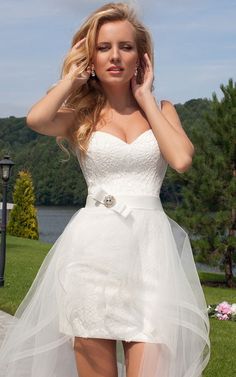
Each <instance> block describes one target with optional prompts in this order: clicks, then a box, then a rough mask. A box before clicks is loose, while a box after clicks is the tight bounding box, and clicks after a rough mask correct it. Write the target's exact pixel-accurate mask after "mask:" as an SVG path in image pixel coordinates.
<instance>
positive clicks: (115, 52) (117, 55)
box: [110, 47, 120, 61]
mask: <svg viewBox="0 0 236 377" xmlns="http://www.w3.org/2000/svg"><path fill="white" fill-rule="evenodd" d="M110 58H111V60H112V61H119V60H120V53H119V49H118V48H117V47H113V48H112V49H111V56H110Z"/></svg>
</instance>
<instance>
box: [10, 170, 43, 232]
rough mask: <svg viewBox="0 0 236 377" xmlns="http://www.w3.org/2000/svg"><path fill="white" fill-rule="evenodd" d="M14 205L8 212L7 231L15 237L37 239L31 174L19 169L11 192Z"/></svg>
mask: <svg viewBox="0 0 236 377" xmlns="http://www.w3.org/2000/svg"><path fill="white" fill-rule="evenodd" d="M13 199H14V207H13V209H12V211H11V212H10V218H9V222H8V225H7V232H8V233H9V234H10V235H12V236H16V237H23V238H31V239H38V238H39V234H38V221H37V210H36V208H35V206H34V204H35V195H34V187H33V182H32V178H31V174H30V173H29V172H27V171H20V172H19V177H18V178H17V180H16V184H15V187H14V193H13Z"/></svg>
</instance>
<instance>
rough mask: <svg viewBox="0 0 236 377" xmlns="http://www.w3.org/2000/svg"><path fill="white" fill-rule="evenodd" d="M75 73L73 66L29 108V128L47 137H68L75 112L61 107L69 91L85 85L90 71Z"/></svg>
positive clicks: (79, 43)
mask: <svg viewBox="0 0 236 377" xmlns="http://www.w3.org/2000/svg"><path fill="white" fill-rule="evenodd" d="M84 40H85V38H84V39H82V40H80V41H79V42H78V43H77V44H76V45H74V46H73V47H72V50H73V49H77V48H79V47H80V45H81V44H82V43H83V42H84ZM77 71H78V67H77V66H76V64H73V65H72V67H71V69H70V72H69V73H68V74H67V75H66V76H65V77H64V78H63V79H62V80H60V81H59V82H58V83H57V84H56V85H55V86H54V87H53V88H51V89H50V90H49V91H48V92H47V94H46V95H45V96H44V97H43V98H41V99H40V100H39V101H38V102H36V103H35V104H34V105H33V106H32V107H31V109H30V110H29V112H28V114H27V117H26V123H27V126H28V127H29V128H31V129H32V130H34V131H36V132H38V133H41V134H43V135H48V136H63V137H66V136H67V135H68V130H69V129H70V128H71V127H73V125H74V122H75V112H74V110H73V109H66V108H62V105H63V103H64V102H65V100H66V99H67V98H68V96H69V95H70V93H71V91H73V90H74V89H76V88H78V87H79V86H82V85H83V84H85V83H86V82H87V80H88V79H89V77H90V69H87V71H84V72H83V73H82V74H79V75H78V74H77Z"/></svg>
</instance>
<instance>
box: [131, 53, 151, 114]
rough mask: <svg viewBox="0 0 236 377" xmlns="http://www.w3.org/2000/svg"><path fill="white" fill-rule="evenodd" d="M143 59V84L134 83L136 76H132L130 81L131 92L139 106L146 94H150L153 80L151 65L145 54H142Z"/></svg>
mask: <svg viewBox="0 0 236 377" xmlns="http://www.w3.org/2000/svg"><path fill="white" fill-rule="evenodd" d="M144 59H145V63H146V66H145V72H144V75H143V83H142V84H138V83H137V82H136V76H133V77H132V79H131V88H132V92H133V95H134V97H135V99H136V101H137V102H138V103H139V105H140V106H142V101H143V100H144V99H145V96H146V95H147V94H151V91H152V83H153V79H154V75H153V69H152V63H151V61H150V59H149V56H148V54H147V53H145V54H144Z"/></svg>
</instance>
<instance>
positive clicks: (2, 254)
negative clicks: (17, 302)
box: [0, 155, 14, 287]
mask: <svg viewBox="0 0 236 377" xmlns="http://www.w3.org/2000/svg"><path fill="white" fill-rule="evenodd" d="M13 165H14V162H13V161H11V160H10V156H7V155H6V156H4V158H3V160H1V161H0V174H1V178H2V182H3V193H2V222H1V249H0V287H3V286H4V270H5V260H6V224H7V184H8V180H9V178H10V175H11V168H12V166H13Z"/></svg>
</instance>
